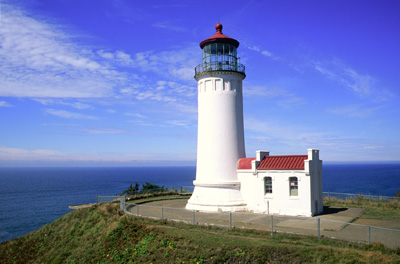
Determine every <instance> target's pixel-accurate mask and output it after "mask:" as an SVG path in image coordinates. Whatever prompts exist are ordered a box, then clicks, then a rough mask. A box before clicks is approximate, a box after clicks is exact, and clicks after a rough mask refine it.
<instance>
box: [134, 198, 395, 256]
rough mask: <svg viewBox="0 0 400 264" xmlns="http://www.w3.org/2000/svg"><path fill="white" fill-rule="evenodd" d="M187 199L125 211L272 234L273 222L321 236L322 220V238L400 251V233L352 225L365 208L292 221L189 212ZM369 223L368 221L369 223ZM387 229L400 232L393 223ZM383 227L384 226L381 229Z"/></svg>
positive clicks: (248, 214)
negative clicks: (383, 246) (379, 245)
mask: <svg viewBox="0 0 400 264" xmlns="http://www.w3.org/2000/svg"><path fill="white" fill-rule="evenodd" d="M186 203H187V199H175V200H162V201H153V202H148V203H145V204H141V205H139V206H138V207H137V206H135V205H129V203H127V207H126V210H127V212H128V213H129V214H132V215H139V216H145V217H153V218H159V219H160V218H163V219H169V220H178V221H184V222H188V223H192V224H193V223H194V224H201V225H216V226H225V227H229V226H230V225H232V227H236V228H249V229H257V230H264V231H271V219H272V220H273V231H274V232H284V233H295V234H305V235H312V236H317V235H318V219H320V234H321V235H322V236H326V237H331V238H337V239H343V240H348V241H354V242H362V243H368V241H369V239H370V240H371V242H382V243H383V244H385V245H386V246H388V247H391V248H397V247H400V230H399V231H398V232H395V231H393V230H385V229H376V228H370V229H369V228H368V225H374V223H376V224H377V225H378V224H383V223H384V222H383V221H382V220H380V221H378V220H377V221H375V222H372V223H371V222H369V223H367V222H366V221H360V220H364V219H359V220H358V221H357V224H361V225H365V226H361V225H353V224H350V223H351V222H352V221H354V220H355V219H357V218H358V217H360V215H361V214H362V211H363V209H362V208H334V207H330V208H327V207H326V208H324V214H322V215H319V216H315V217H289V216H279V215H273V216H272V218H271V215H266V214H254V213H251V212H246V213H232V214H229V213H209V212H199V211H195V212H193V211H191V210H186V209H185V206H186ZM368 220H369V219H368ZM389 222H390V223H391V224H392V225H389V226H388V224H387V225H385V227H388V228H394V229H400V228H399V227H400V223H399V224H398V225H396V224H393V221H388V223H389ZM381 226H382V225H381Z"/></svg>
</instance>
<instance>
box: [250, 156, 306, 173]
mask: <svg viewBox="0 0 400 264" xmlns="http://www.w3.org/2000/svg"><path fill="white" fill-rule="evenodd" d="M306 159H308V155H285V156H266V157H265V158H264V159H263V160H262V161H261V162H260V164H259V165H258V167H257V169H258V170H304V161H305V160H306Z"/></svg>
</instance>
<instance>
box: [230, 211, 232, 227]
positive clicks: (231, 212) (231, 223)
mask: <svg viewBox="0 0 400 264" xmlns="http://www.w3.org/2000/svg"><path fill="white" fill-rule="evenodd" d="M229 228H232V212H229Z"/></svg>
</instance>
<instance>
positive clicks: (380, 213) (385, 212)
mask: <svg viewBox="0 0 400 264" xmlns="http://www.w3.org/2000/svg"><path fill="white" fill-rule="evenodd" d="M324 205H325V206H335V207H359V208H365V210H364V212H363V215H362V216H363V217H370V218H385V219H400V200H399V199H396V200H395V199H391V200H374V199H369V198H366V197H363V196H362V195H358V196H356V197H355V199H346V200H340V199H336V198H330V199H329V200H328V198H327V197H324Z"/></svg>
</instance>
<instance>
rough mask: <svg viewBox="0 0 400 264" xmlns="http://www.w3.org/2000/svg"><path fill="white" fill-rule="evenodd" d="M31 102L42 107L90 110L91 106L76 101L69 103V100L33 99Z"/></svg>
mask: <svg viewBox="0 0 400 264" xmlns="http://www.w3.org/2000/svg"><path fill="white" fill-rule="evenodd" d="M32 100H34V101H36V102H39V103H41V104H42V105H66V106H70V107H72V108H75V109H92V108H93V106H91V105H89V104H86V103H82V102H79V101H78V102H77V101H71V100H61V99H53V98H33V99H32Z"/></svg>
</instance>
